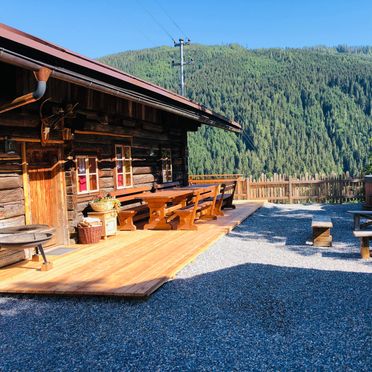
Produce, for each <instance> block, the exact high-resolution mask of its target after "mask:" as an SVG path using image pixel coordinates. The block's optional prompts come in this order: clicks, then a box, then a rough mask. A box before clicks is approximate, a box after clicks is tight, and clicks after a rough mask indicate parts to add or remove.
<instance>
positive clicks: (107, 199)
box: [93, 193, 120, 209]
mask: <svg viewBox="0 0 372 372" xmlns="http://www.w3.org/2000/svg"><path fill="white" fill-rule="evenodd" d="M93 203H112V204H113V206H114V208H116V209H118V208H120V200H118V199H116V198H115V196H112V195H111V194H110V193H108V194H106V195H102V194H100V195H98V197H97V198H96V199H94V200H93Z"/></svg>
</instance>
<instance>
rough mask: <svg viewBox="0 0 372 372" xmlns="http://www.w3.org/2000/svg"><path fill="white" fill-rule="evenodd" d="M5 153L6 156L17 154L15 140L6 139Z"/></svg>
mask: <svg viewBox="0 0 372 372" xmlns="http://www.w3.org/2000/svg"><path fill="white" fill-rule="evenodd" d="M4 142H5V144H4V152H5V153H6V154H9V155H11V154H15V153H16V152H17V148H16V142H15V141H14V140H11V139H9V138H8V137H5V141H4Z"/></svg>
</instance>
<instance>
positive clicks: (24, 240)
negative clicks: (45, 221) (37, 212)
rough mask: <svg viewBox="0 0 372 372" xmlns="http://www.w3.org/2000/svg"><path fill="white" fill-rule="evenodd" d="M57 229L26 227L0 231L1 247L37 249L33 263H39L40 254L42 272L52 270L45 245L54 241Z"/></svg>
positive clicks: (43, 226)
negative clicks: (51, 240)
mask: <svg viewBox="0 0 372 372" xmlns="http://www.w3.org/2000/svg"><path fill="white" fill-rule="evenodd" d="M54 231H55V229H54V228H53V227H49V226H48V225H24V226H11V227H6V228H3V229H0V247H1V248H5V249H27V248H35V250H36V255H34V256H33V257H32V260H33V261H39V254H41V256H42V258H43V264H42V266H41V268H40V270H41V271H47V270H50V269H51V268H52V267H53V264H52V263H51V262H48V260H47V258H46V255H45V252H44V249H43V244H44V243H46V242H48V241H49V240H50V239H52V237H53V234H54Z"/></svg>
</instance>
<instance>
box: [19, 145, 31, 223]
mask: <svg viewBox="0 0 372 372" xmlns="http://www.w3.org/2000/svg"><path fill="white" fill-rule="evenodd" d="M21 151H22V179H23V195H24V203H25V222H26V225H29V224H31V223H32V215H31V204H30V202H31V200H30V184H29V179H28V164H27V158H26V142H22V145H21Z"/></svg>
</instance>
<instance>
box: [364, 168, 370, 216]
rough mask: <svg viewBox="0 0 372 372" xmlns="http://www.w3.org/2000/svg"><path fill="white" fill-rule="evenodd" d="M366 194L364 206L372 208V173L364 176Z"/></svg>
mask: <svg viewBox="0 0 372 372" xmlns="http://www.w3.org/2000/svg"><path fill="white" fill-rule="evenodd" d="M364 196H365V204H364V207H365V208H367V209H372V175H371V174H368V175H366V176H364Z"/></svg>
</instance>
